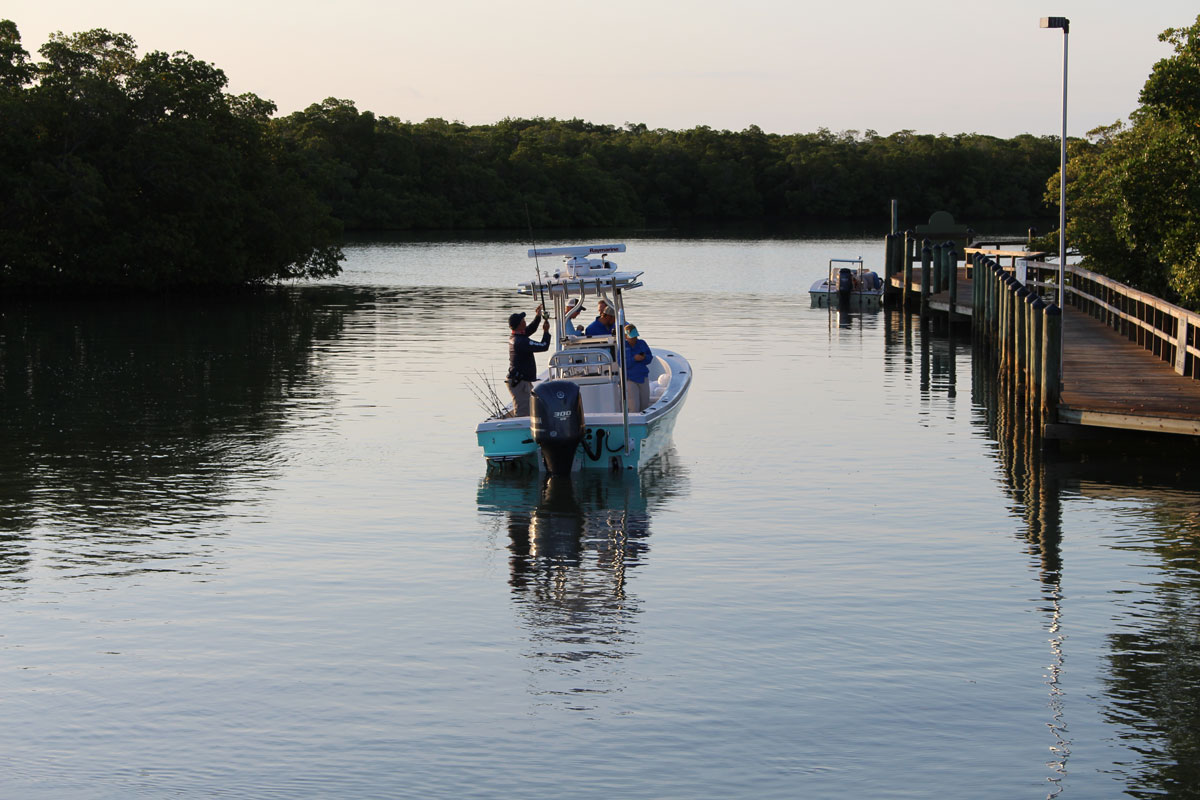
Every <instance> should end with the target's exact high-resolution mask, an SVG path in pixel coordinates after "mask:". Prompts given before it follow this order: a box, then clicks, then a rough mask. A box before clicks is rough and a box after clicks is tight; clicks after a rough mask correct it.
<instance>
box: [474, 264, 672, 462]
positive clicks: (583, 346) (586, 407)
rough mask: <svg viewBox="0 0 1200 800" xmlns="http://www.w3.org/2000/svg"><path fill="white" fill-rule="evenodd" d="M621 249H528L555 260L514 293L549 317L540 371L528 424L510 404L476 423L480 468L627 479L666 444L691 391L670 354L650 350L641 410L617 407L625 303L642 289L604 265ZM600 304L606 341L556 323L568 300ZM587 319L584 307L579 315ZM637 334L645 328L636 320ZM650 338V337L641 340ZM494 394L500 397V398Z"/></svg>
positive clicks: (633, 278)
mask: <svg viewBox="0 0 1200 800" xmlns="http://www.w3.org/2000/svg"><path fill="white" fill-rule="evenodd" d="M624 252H625V245H623V244H611V245H578V246H568V247H548V248H538V249H533V250H530V251H529V253H528V254H529V257H530V258H534V259H537V258H551V257H554V256H561V257H562V264H561V266H558V267H557V268H555V269H554V270H553V271H552V272H549V273H547V272H543V273H541V274H540V275H539V276H538V278H537V279H536V280H533V281H527V282H525V283H521V284H518V286H517V291H518V292H520V293H521V294H523V295H528V296H532V297H534V298H536V299H538V300H539V301H542V300H543V298H544V302H545V304H546V306H547V310H549V309H550V308H551V307H553V317H552V322H553V326H554V344H553V345H552V347H551V349H550V351H549V353H548V355H549V365H548V368H547V369H546V370H544V371H543V372H542V373H541V374H540V375H539V376H538V380H537V381H536V382H535V383H534V386H533V396H532V398H531V402H530V416H528V417H513V416H511V413H512V405H511V403H510V404H508V405H507V406H503V407H500V408H497V409H496V413H494V414H493V415H492V416H490V417H489V418H488V419H486V420H484V421H483V422H481V423H479V425H478V426H477V427H476V429H475V435H476V437H477V439H478V441H479V446H480V447H482V448H483V455H484V457H485V458H487V460H488V463H489V464H490V465H496V464H504V463H511V462H518V463H524V464H528V465H529V466H534V465H536V466H537V467H538V468H539V469H548V470H549V471H551V472H564V471H566V470H567V469H570V470H577V469H597V468H599V469H620V468H625V469H637V468H640V467H641V466H643V465H645V464H646V463H648V462H650V461H651V460H653V459H654V458H655V457H656V456H657V455H659V453H661V452H662V451H663V450H665V449H666V447H667V445H668V444H669V443H670V441H671V432H672V430H673V429H674V427H675V419H676V417H677V416H678V414H679V410H680V408H682V407H683V402H684V400H685V399H686V398H687V392H688V389H689V388H690V387H691V384H692V369H691V366H690V365H689V364H688V362H687V360H686V359H685V358H684V357H683V356H681V355H679V354H678V353H675V352H672V351H670V350H666V349H664V348H662V347H660V346H659V345H658V343H657V342H654V341H653V340H651V343H650V349H651V351H652V353H653V356H654V357H653V361H652V362H651V364H650V375H649V377H648V378H647V380H648V381H649V382H650V404H649V405H648V406H647V407H646V408H645V409H644V410H642V411H631V410H630V409H629V408H628V407H627V405H626V399H625V391H624V387H625V346H624V338H623V337H622V336H620V335H619V333H620V331H622V330H623V329H624V326H625V294H626V293H627V292H629V291H631V290H633V289H636V288H638V287H639V286H641V285H642V282H641V280H640V278H641V276H642V273H641V272H621V271H618V269H617V264H616V263H615V262H613V261H609V260H608V255H609V254H610V253H624ZM572 299H574V300H579V301H580V302H583V303H584V304H585V305H586V301H587V300H588V299H591V300H598V299H603V300H605V301H606V302H607V303H608V304H609V305H610V306H612V307H613V308H614V309H615V310H616V331H617V334H616V335H610V336H585V335H579V334H577V333H576V332H575V331H574V330H572V329H569V325H570V323H569V322H564V320H565V315H566V311H567V303H568V301H569V300H572ZM588 307H589V308H590V309H592V310H594V306H588ZM637 322H639V323H640V327H641V328H642V330H643V331H650V332H652V331H653V325H651V324H647V323H646V322H645V321H643V320H641V319H638V320H637ZM651 335H653V334H652V333H651ZM501 391H503V390H501Z"/></svg>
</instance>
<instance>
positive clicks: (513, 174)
mask: <svg viewBox="0 0 1200 800" xmlns="http://www.w3.org/2000/svg"><path fill="white" fill-rule="evenodd" d="M272 125H273V126H274V127H275V129H276V130H277V131H278V132H279V134H280V136H281V137H282V138H283V139H284V140H285V141H286V142H288V146H289V147H290V148H292V151H293V152H294V153H295V155H296V156H297V157H298V158H299V159H300V161H301V162H302V163H303V164H304V166H303V170H304V175H305V177H306V179H307V180H308V182H309V184H310V185H312V186H313V187H315V188H316V190H317V192H318V194H319V196H320V197H321V198H322V199H323V200H324V201H325V202H326V203H328V204H329V206H330V207H331V208H333V209H334V213H335V215H336V216H337V217H338V218H339V219H341V220H342V221H343V222H344V223H345V225H346V227H347V229H350V230H412V229H470V228H517V229H520V228H524V227H525V226H526V224H527V223H528V222H532V224H533V225H535V226H537V227H553V228H582V227H598V226H623V225H645V224H665V225H691V224H696V223H726V222H743V221H748V220H770V221H809V220H814V221H830V220H858V219H877V220H878V219H884V218H886V215H887V209H888V204H889V201H890V200H891V199H893V198H894V199H897V200H898V201H899V202H900V204H901V207H902V208H915V209H922V210H927V211H934V210H938V209H942V208H946V209H952V210H953V212H954V213H955V216H957V217H959V218H966V219H984V218H986V219H998V218H1000V219H1003V218H1007V219H1030V218H1035V217H1039V216H1046V214H1047V212H1046V206H1045V204H1044V201H1043V198H1042V192H1043V186H1044V183H1045V180H1046V177H1047V176H1048V175H1050V174H1052V173H1053V171H1054V169H1055V168H1056V165H1057V163H1058V143H1057V139H1056V138H1053V137H1037V136H1032V135H1023V136H1017V137H1015V138H1013V139H1000V138H996V137H993V136H984V135H981V134H960V135H956V136H946V135H940V136H934V135H924V134H917V133H914V132H913V131H899V132H897V133H893V134H891V135H890V136H880V135H878V134H876V133H875V132H874V131H867V132H866V133H863V134H860V133H858V132H856V131H845V132H842V133H836V134H835V133H832V132H830V131H828V130H824V129H822V130H819V131H817V132H816V133H807V134H793V135H779V134H768V133H764V132H763V131H762V130H760V129H759V128H757V127H755V126H751V127H749V128H747V129H746V130H743V131H736V132H733V131H718V130H714V129H712V128H708V127H703V126H702V127H697V128H692V129H690V130H683V131H671V130H663V129H649V128H647V127H646V126H645V125H642V124H627V125H624V126H620V127H618V126H613V125H600V124H594V123H589V122H586V121H584V120H580V119H571V120H557V119H504V120H501V121H499V122H497V123H495V124H492V125H464V124H462V123H452V122H446V121H444V120H440V119H430V120H426V121H424V122H419V123H413V122H404V121H401V120H398V119H395V118H393V117H377V116H376V115H374V114H373V113H371V112H370V111H359V110H358V109H357V108H356V107H355V106H354V104H353V103H352V102H350V101H346V100H337V99H329V100H326V101H324V102H323V103H319V104H314V105H311V106H309V107H308V108H306V109H305V110H303V111H298V112H296V113H294V114H290V115H288V116H286V117H283V118H280V119H276V120H273V122H272ZM526 208H528V212H529V216H528V218H527V217H526V211H525V209H526Z"/></svg>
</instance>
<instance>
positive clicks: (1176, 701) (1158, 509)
mask: <svg viewBox="0 0 1200 800" xmlns="http://www.w3.org/2000/svg"><path fill="white" fill-rule="evenodd" d="M977 359H978V361H977V362H976V364H975V365H974V367H975V368H974V370H973V378H972V390H973V394H974V399H975V407H976V409H977V410H978V416H977V421H978V424H980V425H981V426H983V427H985V428H986V429H987V432H988V436H989V438H991V439H992V440H993V441H994V442H995V443H996V453H997V456H998V459H999V462H1000V465H1001V468H1002V470H1003V474H1004V479H1005V487H1006V490H1007V491H1008V493H1009V496H1010V498H1011V500H1012V510H1013V513H1014V514H1015V515H1017V516H1018V517H1020V518H1021V519H1022V520H1023V522H1024V525H1023V533H1022V535H1023V538H1024V540H1025V542H1026V545H1027V548H1028V552H1029V554H1030V556H1031V557H1032V558H1034V559H1036V563H1038V565H1039V580H1040V588H1041V591H1040V600H1041V603H1042V605H1041V608H1040V611H1041V612H1042V613H1043V615H1044V616H1045V619H1046V630H1047V633H1048V634H1049V639H1048V642H1049V647H1050V660H1049V663H1048V665H1047V672H1046V685H1047V687H1048V695H1049V699H1048V708H1049V711H1050V719H1049V720H1048V722H1047V724H1048V726H1049V728H1050V730H1051V732H1052V733H1053V735H1054V737H1055V741H1054V744H1053V745H1052V746H1051V752H1052V758H1051V760H1050V761H1049V762H1048V767H1049V769H1050V773H1049V779H1050V781H1051V785H1052V787H1053V788H1052V790H1051V792H1050V793H1049V795H1048V796H1049V797H1055V796H1057V795H1058V794H1059V793H1061V792H1062V790H1063V787H1064V779H1065V778H1066V777H1067V766H1068V760H1069V757H1070V754H1071V737H1070V734H1069V726H1068V724H1067V719H1066V717H1065V708H1066V707H1065V704H1064V698H1065V695H1064V689H1063V686H1062V683H1061V681H1062V677H1063V666H1064V661H1065V659H1066V658H1067V655H1068V651H1069V646H1068V645H1069V642H1068V641H1067V634H1066V631H1067V630H1069V625H1068V624H1067V623H1068V622H1069V617H1067V616H1065V610H1066V609H1068V608H1069V605H1068V604H1067V603H1066V602H1065V595H1064V591H1063V573H1064V565H1063V557H1062V522H1063V520H1062V516H1063V510H1062V503H1063V497H1064V495H1067V496H1072V495H1074V496H1083V497H1089V498H1093V499H1104V500H1106V501H1112V502H1117V503H1121V502H1126V503H1132V504H1135V505H1136V506H1137V507H1138V509H1139V512H1140V513H1145V514H1149V515H1150V516H1152V517H1153V518H1155V519H1156V520H1157V521H1158V524H1157V525H1156V526H1155V535H1154V536H1153V537H1152V540H1151V541H1145V540H1142V541H1138V542H1135V543H1130V544H1129V545H1120V544H1118V545H1115V546H1117V547H1126V546H1127V547H1130V548H1132V549H1138V550H1143V551H1149V552H1152V553H1154V554H1155V556H1156V557H1157V560H1158V564H1157V565H1156V567H1155V568H1154V575H1155V580H1154V581H1150V582H1143V583H1142V584H1141V585H1140V586H1139V587H1138V589H1137V594H1138V596H1137V597H1136V598H1135V600H1134V602H1133V603H1132V605H1131V607H1130V608H1129V609H1123V611H1122V613H1121V614H1120V615H1118V616H1117V620H1118V621H1117V623H1116V624H1117V628H1118V632H1116V633H1112V634H1110V635H1109V637H1108V640H1109V646H1110V653H1109V655H1108V661H1109V674H1108V676H1107V678H1106V679H1105V685H1106V690H1107V694H1108V705H1107V710H1106V718H1107V719H1108V721H1109V722H1110V723H1112V724H1113V725H1114V726H1115V727H1116V728H1117V731H1118V733H1117V736H1118V738H1121V739H1124V740H1126V741H1127V742H1128V743H1129V746H1130V752H1131V755H1130V758H1129V761H1128V763H1125V764H1121V765H1119V766H1118V767H1117V770H1118V771H1119V772H1121V773H1123V775H1124V777H1125V781H1126V793H1127V794H1128V795H1129V796H1131V797H1194V796H1195V792H1196V790H1197V788H1198V787H1200V494H1198V492H1200V481H1198V480H1197V478H1196V477H1195V476H1193V475H1191V474H1189V470H1188V469H1187V467H1186V465H1188V464H1190V463H1195V459H1196V456H1197V455H1200V450H1198V448H1197V446H1196V443H1195V442H1192V441H1189V440H1186V439H1182V438H1180V437H1162V438H1150V439H1147V438H1146V437H1127V436H1124V435H1120V434H1113V435H1108V434H1105V433H1104V432H1092V436H1093V437H1094V438H1088V439H1082V440H1079V441H1069V442H1061V443H1054V444H1053V446H1048V443H1046V442H1043V441H1042V440H1041V438H1040V436H1039V431H1040V425H1039V421H1038V420H1037V418H1036V416H1034V415H1032V414H1031V413H1030V411H1029V403H1028V400H1027V396H1026V389H1025V387H1024V386H1022V385H1021V383H1020V381H1019V379H1017V378H1014V377H1013V376H1012V375H1011V374H1010V373H1007V372H1005V371H998V370H995V369H994V368H991V367H990V366H989V365H988V364H987V361H986V356H984V355H979V354H977ZM1113 590H1114V591H1116V590H1117V587H1113Z"/></svg>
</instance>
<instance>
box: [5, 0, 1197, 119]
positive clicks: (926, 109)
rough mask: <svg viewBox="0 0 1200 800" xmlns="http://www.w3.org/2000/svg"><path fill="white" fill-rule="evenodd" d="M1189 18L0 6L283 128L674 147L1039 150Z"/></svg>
mask: <svg viewBox="0 0 1200 800" xmlns="http://www.w3.org/2000/svg"><path fill="white" fill-rule="evenodd" d="M1198 11H1200V7H1198V6H1197V4H1196V3H1195V0H1190V1H1189V2H1185V1H1184V0H1142V2H1131V0H1037V2H1034V1H1033V0H1004V2H992V3H981V2H970V0H910V1H909V2H897V0H840V2H830V0H821V1H820V2H806V0H723V1H722V2H720V3H717V2H711V0H692V2H663V1H662V0H588V1H587V2H581V1H579V0H554V1H553V2H543V1H542V0H528V1H526V0H507V1H504V0H487V1H483V0H441V2H437V0H421V2H413V1H412V0H336V2H320V1H319V0H291V2H286V3H285V2H279V1H278V0H276V1H274V2H267V1H266V0H240V1H235V0H203V2H194V1H192V0H188V1H187V2H183V1H181V0H105V1H104V2H97V0H5V2H4V4H3V5H2V6H0V18H7V19H12V20H13V21H14V22H16V24H17V27H18V28H19V29H20V32H21V38H22V43H23V45H24V47H25V49H26V50H28V51H29V52H30V53H31V54H34V55H35V57H36V51H37V49H38V48H39V47H40V46H41V45H42V44H44V43H45V41H46V37H47V36H48V35H49V34H50V33H52V32H54V31H63V32H65V33H74V32H78V31H83V30H88V29H91V28H108V29H109V30H112V31H118V32H123V33H128V34H130V35H131V36H133V38H134V40H136V42H137V43H138V46H139V49H140V52H142V53H145V52H148V51H151V50H165V51H168V52H173V51H176V50H185V51H187V52H189V53H191V54H192V55H194V56H196V57H197V58H200V59H202V60H204V61H209V62H211V63H213V64H215V65H216V66H217V67H219V68H221V69H222V70H224V72H225V74H226V75H227V76H228V77H229V80H230V87H229V88H230V91H233V92H235V93H240V92H254V93H255V94H258V95H259V96H261V97H265V98H267V99H269V100H273V101H274V102H275V103H276V104H277V105H278V106H279V111H280V113H282V114H286V113H289V112H292V111H296V110H299V109H302V108H304V107H306V106H308V105H310V104H312V103H318V102H320V101H321V100H323V99H325V98H327V97H337V98H340V99H345V100H351V101H353V102H354V103H355V105H356V106H357V107H358V108H359V109H360V110H363V111H373V112H375V113H376V114H377V115H380V116H394V117H398V118H400V119H403V120H412V121H414V122H416V121H421V120H424V119H427V118H429V117H442V118H444V119H448V120H458V121H461V122H465V123H469V124H487V123H493V122H496V121H498V120H500V119H502V118H504V117H557V118H559V119H568V118H572V117H579V118H582V119H585V120H588V121H590V122H596V123H608V124H614V125H622V124H624V123H626V122H633V123H637V122H641V123H645V124H646V125H648V126H650V127H651V128H669V129H673V130H679V129H684V128H691V127H694V126H696V125H708V126H710V127H712V128H716V129H718V130H721V129H728V130H743V129H745V128H747V127H748V126H750V125H758V126H759V127H760V128H762V129H763V130H765V131H768V132H772V133H785V134H786V133H807V132H812V131H815V130H817V129H818V128H821V127H824V128H829V129H830V130H833V131H835V132H837V131H845V130H858V131H866V130H868V129H870V130H874V131H876V132H878V133H879V134H881V135H887V134H889V133H892V132H894V131H897V130H903V129H909V128H910V129H913V130H915V131H917V132H919V133H934V134H937V133H948V134H953V133H960V132H979V133H987V134H992V135H995V136H1002V137H1011V136H1015V135H1016V134H1019V133H1034V134H1052V135H1057V134H1058V132H1059V129H1060V126H1061V124H1062V116H1061V115H1062V68H1063V41H1062V40H1063V35H1062V32H1061V31H1058V30H1043V29H1041V28H1039V27H1038V20H1039V18H1041V17H1044V16H1065V17H1069V18H1070V20H1071V33H1070V42H1069V51H1068V56H1069V59H1068V66H1069V73H1070V77H1069V89H1068V133H1069V134H1070V135H1072V136H1078V135H1082V134H1084V133H1085V132H1087V131H1088V130H1090V129H1092V128H1094V127H1096V126H1097V125H1106V124H1109V123H1111V122H1115V121H1117V120H1119V119H1125V118H1126V117H1127V116H1128V114H1129V113H1130V112H1131V111H1133V110H1134V108H1136V107H1137V96H1138V92H1139V90H1140V89H1141V87H1142V84H1143V83H1144V82H1145V80H1146V76H1147V75H1148V74H1149V72H1150V69H1151V67H1152V66H1153V65H1154V63H1155V62H1156V61H1158V60H1159V59H1161V58H1165V57H1167V56H1168V55H1170V53H1171V52H1172V51H1171V48H1170V46H1169V45H1167V44H1164V43H1161V42H1159V41H1158V34H1159V33H1160V32H1161V31H1163V30H1164V29H1166V28H1171V27H1187V26H1189V25H1191V24H1192V23H1193V22H1195V20H1196V17H1197V13H1198Z"/></svg>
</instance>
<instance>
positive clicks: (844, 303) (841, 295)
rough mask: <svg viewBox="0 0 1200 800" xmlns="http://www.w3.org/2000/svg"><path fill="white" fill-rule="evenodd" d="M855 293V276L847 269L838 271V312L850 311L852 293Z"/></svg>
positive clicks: (843, 268)
mask: <svg viewBox="0 0 1200 800" xmlns="http://www.w3.org/2000/svg"><path fill="white" fill-rule="evenodd" d="M853 291H854V275H853V274H852V273H851V272H850V270H849V269H848V268H846V267H842V268H841V269H840V270H838V310H839V311H841V312H843V313H845V312H847V311H849V310H850V293H851V292H853Z"/></svg>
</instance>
